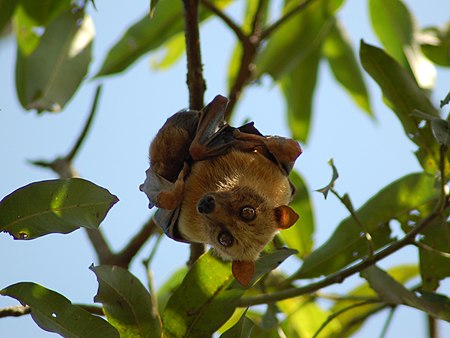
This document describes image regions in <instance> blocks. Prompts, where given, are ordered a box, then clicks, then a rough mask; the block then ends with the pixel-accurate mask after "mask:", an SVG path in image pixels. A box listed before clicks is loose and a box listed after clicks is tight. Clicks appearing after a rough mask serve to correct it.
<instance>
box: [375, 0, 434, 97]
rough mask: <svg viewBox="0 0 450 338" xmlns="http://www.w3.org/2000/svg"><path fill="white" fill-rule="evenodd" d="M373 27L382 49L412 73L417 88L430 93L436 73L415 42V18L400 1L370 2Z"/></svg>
mask: <svg viewBox="0 0 450 338" xmlns="http://www.w3.org/2000/svg"><path fill="white" fill-rule="evenodd" d="M369 12H370V18H371V22H372V27H373V29H374V31H375V33H376V34H377V36H378V38H379V39H380V41H381V43H382V44H383V46H384V47H385V49H386V51H387V52H388V53H389V54H390V55H392V56H393V57H394V59H396V60H397V62H399V63H400V64H401V65H402V66H403V67H404V68H405V69H408V70H410V71H411V74H413V75H414V77H415V79H416V80H417V82H418V83H419V85H420V87H422V88H427V89H431V88H433V85H434V80H435V77H436V70H435V69H434V67H433V65H432V64H431V63H430V62H429V61H428V60H427V59H425V58H424V56H423V55H422V53H421V52H420V47H419V45H418V43H417V41H416V40H415V34H416V30H417V29H416V24H415V22H414V18H413V16H412V14H411V13H410V11H409V9H408V8H407V7H406V5H405V3H404V2H403V1H401V0H370V1H369Z"/></svg>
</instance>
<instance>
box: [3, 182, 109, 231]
mask: <svg viewBox="0 0 450 338" xmlns="http://www.w3.org/2000/svg"><path fill="white" fill-rule="evenodd" d="M117 201H118V198H117V197H116V196H114V195H111V193H110V192H109V191H108V190H106V189H104V188H101V187H99V186H97V185H95V184H93V183H91V182H89V181H86V180H83V179H80V178H70V179H60V180H50V181H41V182H34V183H31V184H29V185H26V186H24V187H21V188H19V189H17V190H16V191H14V192H12V193H11V194H9V195H8V196H6V197H5V198H4V199H3V200H2V201H0V231H6V232H9V233H10V234H11V235H12V236H13V237H14V238H15V239H34V238H37V237H40V236H43V235H47V234H50V233H64V234H65V233H69V232H72V231H74V230H76V229H78V228H79V227H84V228H88V229H95V228H97V227H98V226H99V224H100V223H101V222H102V221H103V219H104V218H105V216H106V214H107V212H108V211H109V209H110V208H111V207H112V206H113V205H114V204H115V203H116V202H117Z"/></svg>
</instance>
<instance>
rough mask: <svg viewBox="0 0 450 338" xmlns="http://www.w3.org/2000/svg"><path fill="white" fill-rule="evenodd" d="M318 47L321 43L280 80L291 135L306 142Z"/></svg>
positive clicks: (319, 54)
mask: <svg viewBox="0 0 450 338" xmlns="http://www.w3.org/2000/svg"><path fill="white" fill-rule="evenodd" d="M320 48H321V45H318V46H316V48H312V49H311V50H310V53H309V54H308V55H306V56H305V57H304V58H302V59H301V60H300V61H299V62H298V63H297V65H296V66H295V67H294V69H292V71H290V72H289V73H288V74H286V75H284V76H283V77H282V78H281V80H280V86H281V90H282V92H283V95H284V98H285V101H286V110H287V118H288V121H289V128H290V129H291V132H292V137H293V138H295V139H297V140H300V141H302V142H303V143H306V142H307V140H308V136H309V131H310V128H311V116H312V112H313V104H314V93H315V89H316V82H317V74H318V71H319V63H320V59H321V53H320Z"/></svg>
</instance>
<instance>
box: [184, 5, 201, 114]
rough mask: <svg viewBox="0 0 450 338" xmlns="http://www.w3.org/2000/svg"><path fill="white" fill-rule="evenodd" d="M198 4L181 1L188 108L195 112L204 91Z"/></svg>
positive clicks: (199, 106) (198, 107) (199, 107)
mask: <svg viewBox="0 0 450 338" xmlns="http://www.w3.org/2000/svg"><path fill="white" fill-rule="evenodd" d="M198 3H199V0H183V9H184V32H185V39H186V56H187V85H188V88H189V108H191V109H195V110H200V109H202V108H203V95H204V92H205V89H206V85H205V80H204V79H203V65H202V58H201V51H200V33H199V25H198Z"/></svg>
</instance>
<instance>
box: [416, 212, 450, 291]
mask: <svg viewBox="0 0 450 338" xmlns="http://www.w3.org/2000/svg"><path fill="white" fill-rule="evenodd" d="M449 212H450V211H447V214H446V215H444V216H443V217H442V218H441V219H437V220H435V221H434V222H432V223H431V224H430V225H429V226H427V227H426V228H425V229H424V230H423V231H422V232H421V236H420V239H419V242H420V243H422V244H425V246H422V247H419V258H420V274H421V276H422V285H423V289H424V290H426V291H434V290H436V289H437V288H438V287H439V283H440V281H441V280H443V279H445V278H447V277H449V276H450V258H449V257H448V252H449V243H450V223H449V222H448V219H449V218H448V217H449ZM441 253H447V256H444V255H442V254H441Z"/></svg>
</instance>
